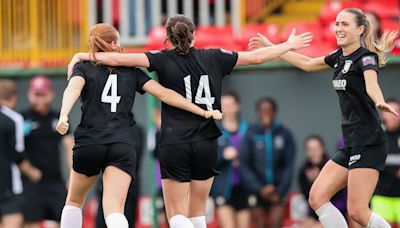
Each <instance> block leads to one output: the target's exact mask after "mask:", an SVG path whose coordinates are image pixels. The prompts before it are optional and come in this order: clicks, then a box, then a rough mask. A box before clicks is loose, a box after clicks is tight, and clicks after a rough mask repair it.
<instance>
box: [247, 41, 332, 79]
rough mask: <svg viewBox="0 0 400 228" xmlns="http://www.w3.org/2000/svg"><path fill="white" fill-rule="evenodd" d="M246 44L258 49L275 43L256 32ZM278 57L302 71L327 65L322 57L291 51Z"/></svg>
mask: <svg viewBox="0 0 400 228" xmlns="http://www.w3.org/2000/svg"><path fill="white" fill-rule="evenodd" d="M248 46H249V49H250V50H254V49H257V50H258V49H260V48H265V47H271V46H272V47H273V46H276V45H274V44H273V43H272V42H271V41H270V40H269V39H268V38H267V37H265V36H263V35H261V34H258V36H256V37H252V38H251V39H250V41H249V45H248ZM279 59H281V60H284V61H286V62H288V63H290V64H292V65H294V66H296V67H297V68H300V69H302V70H304V71H318V70H322V69H326V68H328V67H329V66H328V65H327V64H326V63H325V60H324V57H317V58H310V57H308V56H305V55H302V54H299V53H295V52H292V51H288V52H286V53H284V54H282V55H281V56H279Z"/></svg>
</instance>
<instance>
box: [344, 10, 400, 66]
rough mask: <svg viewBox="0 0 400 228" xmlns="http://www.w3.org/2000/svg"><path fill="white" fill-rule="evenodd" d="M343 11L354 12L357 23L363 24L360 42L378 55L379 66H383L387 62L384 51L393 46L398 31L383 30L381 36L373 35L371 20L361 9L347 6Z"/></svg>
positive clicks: (388, 50)
mask: <svg viewBox="0 0 400 228" xmlns="http://www.w3.org/2000/svg"><path fill="white" fill-rule="evenodd" d="M344 11H345V12H349V13H352V14H354V15H355V17H356V19H355V20H356V23H357V25H358V26H364V32H363V33H362V34H361V42H362V43H363V44H364V45H365V47H366V48H367V49H368V50H370V51H371V52H374V53H376V54H377V55H378V60H379V67H383V66H384V65H385V64H386V62H387V58H386V57H385V53H387V52H390V51H391V50H392V49H393V48H394V45H395V43H394V40H395V39H396V37H397V35H398V32H397V31H396V32H390V33H388V32H385V33H383V35H382V36H381V37H374V35H373V31H372V26H371V22H370V21H369V20H368V18H367V17H366V16H365V14H364V12H363V11H361V10H360V9H357V8H347V9H344Z"/></svg>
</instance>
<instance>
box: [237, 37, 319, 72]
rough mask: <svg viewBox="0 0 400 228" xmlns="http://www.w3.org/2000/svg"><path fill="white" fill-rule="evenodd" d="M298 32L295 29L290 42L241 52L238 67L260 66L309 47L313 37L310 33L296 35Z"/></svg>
mask: <svg viewBox="0 0 400 228" xmlns="http://www.w3.org/2000/svg"><path fill="white" fill-rule="evenodd" d="M295 32H296V30H294V29H293V31H292V33H291V34H290V36H289V38H288V40H287V41H286V42H283V43H281V44H278V45H273V46H269V47H268V46H265V47H261V48H259V49H256V50H252V51H247V52H239V53H238V61H237V63H236V65H237V66H244V65H250V64H260V63H263V62H267V61H270V60H273V59H275V58H277V57H279V56H281V55H282V54H284V53H286V52H288V51H290V50H296V49H300V48H304V47H308V46H309V45H310V42H311V40H312V36H311V35H310V33H309V32H306V33H303V34H300V35H295Z"/></svg>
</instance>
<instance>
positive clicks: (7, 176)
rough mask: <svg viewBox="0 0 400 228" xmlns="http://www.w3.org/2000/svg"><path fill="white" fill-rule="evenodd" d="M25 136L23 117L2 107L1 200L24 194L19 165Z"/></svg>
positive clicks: (0, 127)
mask: <svg viewBox="0 0 400 228" xmlns="http://www.w3.org/2000/svg"><path fill="white" fill-rule="evenodd" d="M23 151H24V135H23V118H22V116H21V115H20V114H19V113H17V112H15V111H13V110H11V109H9V108H7V107H4V106H0V200H2V199H4V198H9V197H11V196H13V195H14V194H20V193H22V190H23V189H22V181H21V174H20V171H19V168H18V167H17V164H18V163H20V162H21V161H22V160H23Z"/></svg>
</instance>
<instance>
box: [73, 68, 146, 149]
mask: <svg viewBox="0 0 400 228" xmlns="http://www.w3.org/2000/svg"><path fill="white" fill-rule="evenodd" d="M139 74H144V73H143V72H141V70H139V69H137V68H129V67H115V68H109V67H107V66H104V65H100V64H94V63H93V62H89V61H84V62H81V63H79V64H77V65H76V67H75V68H74V73H73V76H82V77H83V78H84V79H85V86H84V87H83V89H82V92H81V102H82V108H81V109H82V119H81V123H80V124H79V126H78V128H77V129H76V131H75V138H76V143H77V144H97V143H99V142H100V141H101V142H103V143H107V142H110V141H112V142H115V141H123V142H125V141H126V140H131V139H132V138H131V137H130V135H131V133H130V128H131V127H133V125H134V124H135V121H134V118H133V113H132V108H133V103H134V99H135V93H136V90H138V89H137V87H138V75H139ZM140 89H141V88H140ZM128 138H129V139H128Z"/></svg>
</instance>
